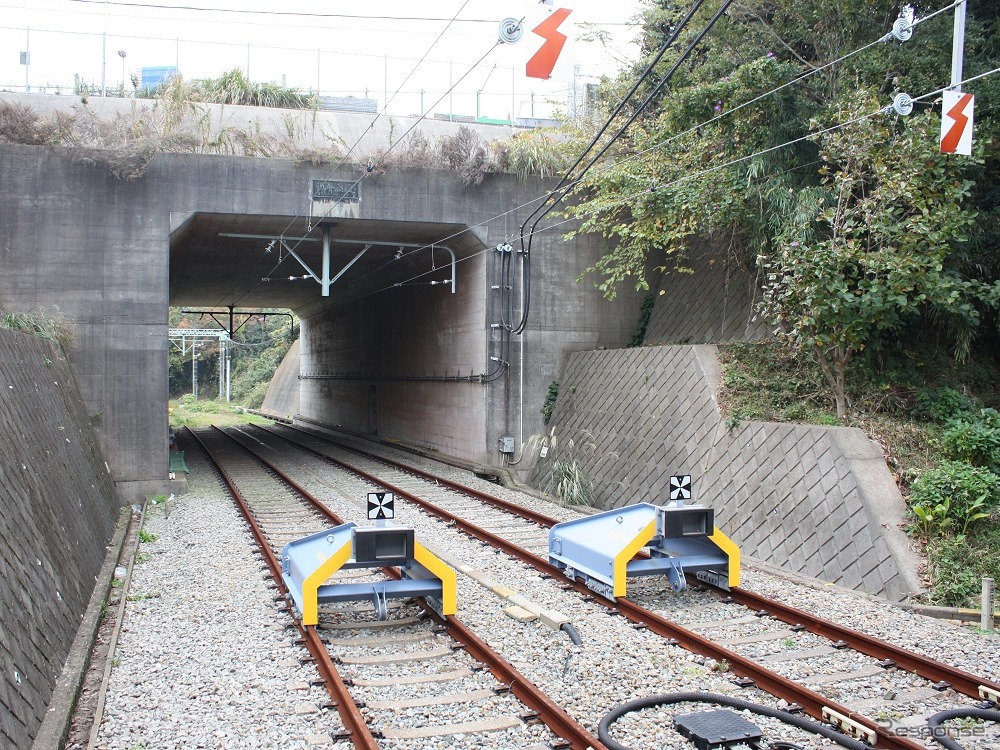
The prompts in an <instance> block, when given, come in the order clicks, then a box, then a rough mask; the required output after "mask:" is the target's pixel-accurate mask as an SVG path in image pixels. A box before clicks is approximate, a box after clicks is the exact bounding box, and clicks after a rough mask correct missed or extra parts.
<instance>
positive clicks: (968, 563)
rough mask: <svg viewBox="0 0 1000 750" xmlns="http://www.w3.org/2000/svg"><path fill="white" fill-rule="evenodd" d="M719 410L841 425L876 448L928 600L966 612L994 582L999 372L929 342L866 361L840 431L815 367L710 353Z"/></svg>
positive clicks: (999, 496)
mask: <svg viewBox="0 0 1000 750" xmlns="http://www.w3.org/2000/svg"><path fill="white" fill-rule="evenodd" d="M719 354H720V359H721V362H722V387H721V389H720V406H721V407H722V409H723V413H724V416H725V419H726V421H727V424H728V425H729V426H730V427H731V428H735V427H737V426H738V425H739V423H740V422H741V421H743V420H751V419H752V420H766V421H778V422H802V423H807V424H820V425H843V426H851V427H858V428H860V429H862V430H863V431H864V432H865V433H866V434H867V435H868V436H869V437H870V438H871V439H873V440H875V441H877V442H878V443H880V444H881V446H882V447H883V449H884V450H885V454H886V461H887V463H888V465H889V468H890V470H891V471H892V472H893V475H894V477H895V479H896V481H897V484H898V485H899V487H900V490H901V491H902V493H903V496H904V498H905V499H906V502H907V505H908V507H909V510H910V523H909V525H908V527H907V531H908V532H909V533H910V535H911V536H912V537H913V538H914V540H915V541H916V542H917V543H919V544H920V545H922V546H923V549H924V551H925V552H926V558H927V570H926V571H925V575H926V578H927V582H928V584H929V585H930V586H931V588H930V590H929V592H928V594H927V595H926V600H927V601H928V602H929V603H932V604H941V605H948V606H976V605H977V604H978V598H979V595H980V590H981V579H982V578H983V576H990V577H992V578H993V579H994V580H1000V412H998V411H997V407H998V406H1000V366H998V363H997V362H996V361H995V360H994V359H993V358H992V357H990V356H989V355H988V354H986V353H984V354H982V355H981V356H980V357H979V358H978V359H976V360H974V361H970V362H968V363H965V364H959V363H957V362H956V361H955V359H954V358H953V357H951V356H950V355H949V354H948V352H944V351H941V350H940V349H938V348H937V347H935V345H934V342H933V341H927V340H918V339H913V340H909V341H906V342H903V341H900V342H898V343H897V344H896V345H895V346H892V347H886V348H883V349H882V350H881V351H878V352H870V353H867V354H866V355H864V356H862V357H861V358H860V359H859V361H858V362H857V367H856V368H855V370H854V377H852V378H851V379H849V381H848V400H849V404H850V407H851V408H850V410H849V412H848V417H847V418H846V419H844V420H839V419H837V417H836V412H835V407H834V404H833V402H832V401H831V399H830V396H829V391H828V388H827V387H826V383H825V380H824V377H823V374H822V372H821V371H820V368H819V366H818V365H817V364H816V362H815V361H814V360H812V359H811V358H809V357H808V356H805V357H803V356H801V355H800V354H799V353H798V352H797V351H796V350H795V349H793V348H792V347H791V346H789V345H787V344H784V343H781V342H777V341H773V342H758V343H741V344H729V345H725V346H720V347H719Z"/></svg>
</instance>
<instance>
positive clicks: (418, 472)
mask: <svg viewBox="0 0 1000 750" xmlns="http://www.w3.org/2000/svg"><path fill="white" fill-rule="evenodd" d="M253 426H254V427H256V428H257V429H259V430H263V431H264V432H267V433H269V434H271V435H274V436H275V437H278V438H280V439H282V440H285V441H287V442H289V443H292V444H293V445H298V446H299V447H300V448H305V449H307V450H313V449H312V448H309V446H307V445H302V444H301V443H299V442H297V441H295V440H291V439H290V438H287V437H285V436H284V435H282V434H281V433H280V432H277V431H276V430H274V429H273V428H271V427H267V426H265V425H259V424H256V425H253ZM285 427H286V428H287V429H289V430H294V431H295V432H301V433H302V434H303V435H308V436H309V437H312V438H316V439H318V440H322V441H324V442H327V443H330V444H331V445H335V446H337V447H339V448H343V449H346V450H350V451H354V452H355V453H360V454H361V455H363V456H366V457H368V458H370V459H372V460H374V461H379V462H381V463H384V464H387V465H389V466H392V467H393V468H395V469H399V470H400V471H402V472H405V473H407V474H413V475H414V476H417V477H420V478H421V479H425V480H427V481H428V482H435V483H436V484H440V485H442V486H444V487H448V488H449V489H452V490H454V491H455V492H459V493H461V494H463V495H468V496H470V497H472V498H473V499H475V500H479V501H480V502H483V503H486V504H487V505H492V506H493V507H495V508H499V509H500V510H506V511H508V512H510V513H515V514H517V515H519V516H521V518H525V519H527V520H529V521H534V522H535V523H537V524H538V525H539V526H552V525H553V524H554V523H556V520H555V519H554V518H552V517H551V516H547V515H545V514H544V513H539V512H538V511H536V510H532V509H531V508H525V507H524V506H523V505H518V504H517V503H512V502H510V501H509V500H504V499H503V498H500V497H497V496H495V495H491V494H489V493H488V492H482V491H481V490H477V489H474V488H473V487H467V486H466V485H464V484H460V483H459V482H455V481H452V480H451V479H446V478H445V477H439V476H437V475H436V474H432V473H430V472H429V471H424V470H423V469H418V468H417V467H416V466H410V465H409V464H404V463H401V462H399V461H394V460H393V459H391V458H386V457H385V456H376V455H375V454H372V453H366V452H365V451H363V450H359V449H358V448H353V447H351V446H345V445H344V444H343V443H338V442H337V441H335V440H331V439H330V438H328V437H326V436H325V435H318V434H316V433H315V432H310V431H309V430H303V429H302V428H301V427H295V426H293V425H285ZM314 453H317V454H318V455H320V456H323V457H324V458H330V456H326V455H324V454H322V453H319V451H314ZM334 460H335V459H334Z"/></svg>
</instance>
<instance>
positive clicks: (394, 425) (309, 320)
mask: <svg viewBox="0 0 1000 750" xmlns="http://www.w3.org/2000/svg"><path fill="white" fill-rule="evenodd" d="M0 181H2V183H0V248H2V249H3V260H4V266H5V273H4V274H3V275H2V277H0V304H3V305H5V306H6V307H8V308H10V309H18V310H21V309H23V310H37V311H40V312H43V313H46V312H47V313H51V314H57V315H58V316H60V317H62V318H63V319H64V320H65V321H66V322H67V323H69V324H70V326H71V328H72V330H73V335H74V344H73V347H72V351H71V353H70V359H71V362H72V364H73V366H74V371H75V372H76V375H77V378H78V379H79V381H80V387H81V390H82V392H83V394H84V397H85V399H86V401H87V404H88V408H89V410H90V411H91V413H92V415H94V416H99V418H98V419H95V420H94V422H95V427H96V430H97V432H98V438H99V440H100V441H101V443H102V448H103V450H104V452H105V454H106V455H107V457H108V461H109V464H110V468H111V472H112V476H113V477H114V480H115V482H116V485H117V486H118V488H119V491H120V492H121V494H122V496H123V498H124V499H126V500H127V499H133V498H138V497H142V496H145V495H149V494H156V493H160V492H164V491H166V488H167V484H166V482H167V472H166V465H167V464H166V461H167V354H168V346H169V343H168V338H167V311H168V307H169V306H180V307H186V308H197V309H218V310H220V311H225V310H226V309H227V308H228V307H229V306H233V307H234V309H237V310H238V309H241V308H244V309H246V308H249V309H259V308H264V307H266V308H288V309H290V310H292V311H294V312H295V313H296V315H298V316H299V317H300V318H301V352H302V356H301V362H300V377H301V380H300V416H301V417H302V418H304V419H306V420H310V421H313V422H316V423H320V424H329V425H340V426H342V427H343V428H345V429H348V430H352V431H355V432H359V433H366V434H370V433H376V434H378V435H379V436H380V437H382V438H387V439H395V440H400V441H403V442H407V443H410V444H414V445H419V446H425V447H429V448H434V449H437V450H440V451H442V452H444V453H448V454H452V455H455V456H458V457H460V458H464V459H467V460H470V461H475V462H480V463H484V464H497V463H499V462H501V461H502V459H503V456H502V455H501V454H500V453H499V452H498V450H497V440H498V438H499V437H501V436H513V437H514V438H515V440H516V446H517V448H518V449H519V448H520V446H521V444H522V443H523V441H524V440H525V439H526V438H527V437H528V436H529V435H530V434H532V433H533V432H537V431H539V430H540V429H541V428H542V424H541V416H540V413H539V410H540V408H541V405H542V402H543V399H544V397H545V393H546V390H547V388H548V385H549V383H550V382H551V381H552V380H554V379H555V378H556V374H557V371H558V368H559V366H560V363H561V362H562V361H564V360H565V357H566V356H568V355H569V354H570V353H571V352H574V351H584V350H591V349H595V348H601V347H607V348H616V347H620V346H623V345H624V344H625V342H626V341H627V340H628V337H629V335H630V334H631V332H632V330H633V328H634V326H635V323H636V319H637V315H638V309H639V300H638V295H637V294H636V293H634V292H631V291H630V290H623V293H621V294H619V296H618V298H617V299H616V300H615V301H614V302H607V301H605V300H603V299H602V298H601V296H600V294H599V293H598V292H597V291H596V290H595V289H593V288H592V285H591V284H588V283H586V282H584V283H579V284H578V283H576V279H577V277H578V276H579V275H580V274H581V273H582V272H583V271H584V270H585V269H586V268H587V267H588V266H589V265H590V264H592V263H594V262H595V261H596V260H597V259H598V258H599V257H600V256H601V254H602V252H603V251H602V247H601V240H600V239H599V238H596V237H593V236H587V237H579V238H575V239H573V240H572V241H567V240H565V239H563V232H565V230H566V228H567V227H566V226H562V227H560V228H559V229H556V230H552V231H546V232H542V233H541V234H538V235H537V236H536V237H535V241H534V245H533V249H532V262H531V303H530V304H531V307H530V319H529V325H528V327H527V328H526V330H525V332H524V333H523V334H522V335H520V336H513V337H507V336H505V335H504V334H503V328H502V326H498V324H499V323H501V322H503V321H504V320H505V319H506V318H507V317H510V310H514V311H515V314H517V312H518V311H519V310H520V305H521V304H522V301H521V297H520V283H521V282H520V277H519V276H518V275H517V274H518V273H519V268H520V266H519V264H520V262H521V260H522V259H521V257H520V256H519V254H518V253H517V252H516V249H517V243H516V242H514V238H515V236H516V234H517V230H518V227H519V224H520V223H521V221H523V219H524V218H525V216H526V215H527V214H528V212H530V211H531V210H532V209H533V208H534V206H535V204H534V203H532V201H533V200H535V199H537V198H540V197H541V196H543V195H544V194H545V193H546V192H547V188H548V185H546V184H545V183H543V181H541V180H529V181H528V182H526V183H524V182H520V181H518V180H517V179H515V178H514V177H510V176H502V175H494V176H488V177H487V178H486V180H484V182H483V183H482V184H481V185H478V186H473V187H467V186H464V185H462V184H461V182H460V181H459V180H458V178H457V176H456V175H455V174H453V173H450V172H447V171H444V170H412V171H397V172H390V173H388V174H383V175H378V174H370V175H366V174H365V172H364V170H363V169H358V168H355V167H343V168H341V169H340V170H338V171H336V172H335V173H334V172H332V171H331V168H330V167H329V166H327V167H316V166H311V165H301V164H295V163H292V162H288V161H279V160H264V159H250V158H244V157H220V156H197V155H171V154H157V155H156V156H155V157H154V158H153V160H152V162H151V163H150V164H149V166H148V168H147V169H146V172H145V173H144V174H143V175H142V176H141V177H139V178H138V179H137V180H135V181H134V182H122V181H120V180H118V179H116V178H115V177H113V176H111V175H110V174H109V173H108V172H107V171H106V170H105V169H103V168H102V167H101V166H99V165H95V164H86V163H81V161H80V159H79V158H78V157H77V156H74V154H73V153H72V152H70V151H67V150H61V149H51V148H43V147H27V146H0ZM345 189H349V190H350V192H351V195H349V196H348V197H347V198H346V199H345V198H343V196H341V195H340V194H339V193H337V192H336V191H337V190H345ZM331 191H332V193H331ZM330 195H335V196H337V197H335V198H332V199H331V198H330ZM324 196H325V197H324ZM324 233H326V234H327V238H326V241H324ZM506 241H510V242H512V243H513V244H514V251H511V252H509V253H508V254H507V259H508V260H509V261H510V263H511V264H512V266H511V268H512V269H513V270H514V277H513V278H514V288H513V289H512V290H510V292H509V293H510V294H511V295H512V298H511V299H510V300H507V299H505V298H504V296H503V295H504V294H505V293H507V291H506V289H507V286H509V285H508V284H505V283H502V282H503V280H502V279H501V277H500V275H499V274H500V268H501V264H502V262H503V257H502V256H503V251H498V250H496V248H497V246H498V245H503V244H504V243H505V242H506ZM325 247H326V248H328V250H327V251H326V252H325V253H324V248H325ZM324 254H325V255H326V258H327V259H328V268H327V269H326V271H325V272H324ZM453 258H454V262H453ZM453 274H454V284H452V275H453ZM290 276H292V277H298V278H295V279H294V280H290V279H289V277H290ZM303 277H306V278H303ZM432 282H434V283H432ZM324 286H326V287H327V290H328V294H327V295H326V296H324V294H323V291H324Z"/></svg>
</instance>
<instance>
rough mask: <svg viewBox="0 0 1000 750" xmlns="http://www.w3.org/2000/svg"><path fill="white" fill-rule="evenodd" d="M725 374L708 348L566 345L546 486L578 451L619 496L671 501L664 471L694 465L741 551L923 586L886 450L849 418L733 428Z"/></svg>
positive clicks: (603, 485)
mask: <svg viewBox="0 0 1000 750" xmlns="http://www.w3.org/2000/svg"><path fill="white" fill-rule="evenodd" d="M717 384H718V363H717V358H716V350H715V347H713V346H647V347H642V348H635V349H622V350H615V351H590V352H580V353H577V354H574V355H572V356H571V357H570V359H569V361H568V364H567V366H566V368H565V371H564V372H563V374H562V377H561V378H560V392H559V399H558V401H557V403H556V408H555V411H554V413H553V416H552V421H551V424H552V435H550V438H549V442H550V453H549V456H548V458H547V459H545V460H543V461H542V462H540V464H539V466H538V467H537V468H536V473H535V477H534V480H535V483H536V484H537V485H544V483H545V481H544V474H545V472H546V471H548V470H550V469H551V465H552V464H551V462H552V460H553V459H556V460H558V459H559V458H563V459H565V458H569V457H572V458H575V459H576V460H577V461H578V462H579V465H580V468H581V470H582V472H583V473H584V475H585V476H586V477H588V478H589V479H590V480H592V481H593V483H594V487H595V494H596V497H597V498H599V499H600V500H601V501H602V502H603V505H604V507H606V508H612V507H619V506H622V505H626V504H629V503H632V502H639V501H646V502H653V503H663V502H665V501H666V499H667V493H668V487H669V482H670V477H671V476H672V475H680V474H690V475H691V476H692V477H693V482H694V492H695V500H696V501H700V502H704V503H706V504H708V505H711V506H713V507H714V508H715V509H716V513H717V522H718V525H719V527H720V528H721V529H723V530H724V531H725V533H726V534H728V535H729V536H730V537H732V538H733V539H734V540H735V541H736V542H737V543H738V544H740V546H741V547H742V548H743V550H744V551H745V553H746V554H748V555H752V556H754V557H756V558H758V559H761V560H764V561H766V562H769V563H771V564H774V565H778V566H780V567H782V568H785V569H788V570H792V571H795V572H799V573H802V574H804V575H809V576H814V577H817V578H821V579H824V580H827V581H830V582H831V583H837V584H840V585H843V586H847V587H850V588H853V589H857V590H862V591H866V592H868V593H872V594H878V595H882V596H885V597H887V598H890V599H901V598H903V597H905V596H906V595H907V594H910V593H912V592H914V591H916V590H918V589H919V577H918V576H917V572H916V569H917V560H916V557H915V555H914V554H913V553H912V551H911V550H910V549H909V544H908V540H907V537H906V535H905V534H904V532H903V531H902V530H901V528H900V526H901V525H902V523H903V514H904V504H903V500H902V498H901V497H900V495H899V491H898V489H897V488H896V486H895V484H894V482H893V480H892V477H891V475H890V474H889V470H888V468H887V467H886V465H885V461H884V459H883V456H882V452H881V449H880V448H879V447H878V446H877V445H876V444H874V443H872V442H871V441H870V440H868V438H867V437H865V435H864V433H863V432H861V431H860V430H857V429H854V428H847V427H819V426H808V425H790V424H778V423H763V422H746V423H743V424H742V425H740V426H739V427H738V428H736V429H734V430H732V431H730V430H729V429H728V428H727V427H726V425H725V424H724V423H723V420H722V418H721V415H720V413H719V410H718V407H717V404H716V401H715V390H716V387H717ZM553 435H554V440H553ZM570 443H572V450H571V451H569V446H570Z"/></svg>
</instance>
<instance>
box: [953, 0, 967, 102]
mask: <svg viewBox="0 0 1000 750" xmlns="http://www.w3.org/2000/svg"><path fill="white" fill-rule="evenodd" d="M965 5H966V0H961V2H960V3H959V4H958V5H956V6H955V33H954V34H953V36H952V40H951V87H950V88H951V89H952V91H961V90H962V88H961V85H960V84H961V81H962V64H963V60H964V52H965Z"/></svg>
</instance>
